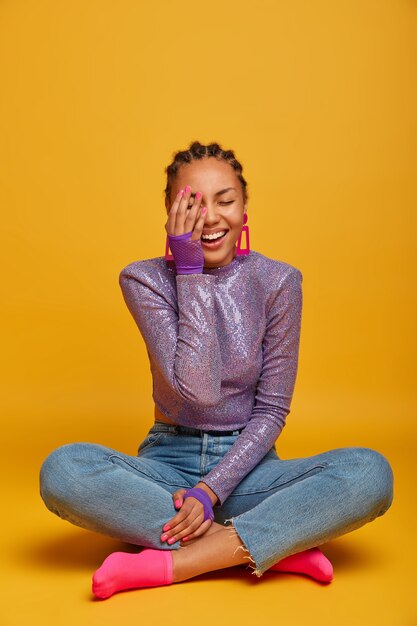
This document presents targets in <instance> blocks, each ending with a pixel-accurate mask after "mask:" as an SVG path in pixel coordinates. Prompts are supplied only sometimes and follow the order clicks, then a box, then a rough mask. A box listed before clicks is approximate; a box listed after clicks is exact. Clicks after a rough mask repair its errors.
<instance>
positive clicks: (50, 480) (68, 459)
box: [39, 443, 84, 513]
mask: <svg viewBox="0 0 417 626" xmlns="http://www.w3.org/2000/svg"><path fill="white" fill-rule="evenodd" d="M83 445H84V444H77V443H70V444H66V445H64V446H61V447H59V448H56V449H55V450H53V451H52V452H51V453H50V454H49V455H48V456H47V457H46V459H45V460H44V462H43V463H42V466H41V469H40V474H39V483H40V494H41V498H42V500H43V501H44V503H45V505H46V507H47V508H48V509H49V510H50V511H52V512H53V513H57V504H58V503H62V502H63V501H65V496H66V495H68V494H69V491H70V488H71V484H70V483H71V479H72V478H73V476H74V470H73V464H74V459H75V457H76V456H77V452H79V451H80V450H81V448H82V447H83Z"/></svg>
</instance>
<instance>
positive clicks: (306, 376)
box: [0, 0, 417, 623]
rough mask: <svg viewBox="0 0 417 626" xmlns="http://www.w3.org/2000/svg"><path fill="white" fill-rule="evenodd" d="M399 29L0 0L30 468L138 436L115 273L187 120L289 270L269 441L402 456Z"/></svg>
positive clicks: (401, 3) (405, 268)
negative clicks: (240, 188) (289, 334)
mask: <svg viewBox="0 0 417 626" xmlns="http://www.w3.org/2000/svg"><path fill="white" fill-rule="evenodd" d="M416 30H417V29H416V4H415V2H412V1H411V0H396V1H395V0H379V1H378V2H376V1H371V0H349V1H347V0H345V1H340V2H337V1H336V2H334V1H330V0H317V1H314V2H311V1H310V0H293V1H291V2H279V1H273V0H260V1H258V2H255V3H253V2H242V1H241V0H229V1H228V2H225V1H224V0H222V1H219V0H210V2H205V3H200V2H195V1H191V0H182V1H181V2H173V1H171V0H159V1H152V2H151V0H146V1H138V0H131V1H127V0H122V1H117V2H111V1H109V0H96V1H91V0H87V1H86V0H75V1H71V2H67V1H56V0H43V1H35V2H23V1H21V0H14V1H12V0H9V1H7V0H6V1H3V2H2V3H1V4H0V85H1V92H2V93H1V97H0V133H1V140H0V206H1V215H2V218H1V219H2V232H3V236H2V244H1V247H0V250H1V255H2V259H1V265H2V269H3V272H2V295H3V298H2V307H1V312H2V318H3V319H2V323H1V327H2V331H3V337H2V353H3V359H2V365H1V367H2V370H1V385H2V387H3V390H2V402H3V408H2V413H3V420H4V421H3V435H4V434H6V441H7V442H8V443H7V450H6V453H7V451H13V450H15V449H16V446H18V448H19V450H20V451H21V452H24V453H28V454H29V457H28V458H32V463H33V465H32V469H31V471H32V472H33V476H34V477H35V475H36V471H37V468H38V465H39V463H40V461H41V459H42V458H43V456H44V455H45V454H46V453H47V452H48V451H49V450H51V449H52V448H53V447H56V446H57V445H59V444H61V443H65V442H68V441H77V440H91V441H97V442H100V443H104V444H107V445H111V446H113V447H116V448H121V449H123V450H124V451H126V452H131V453H134V452H135V450H136V447H137V443H138V441H139V440H140V439H141V437H142V436H143V435H144V434H145V432H146V431H147V429H148V428H149V427H150V425H151V423H152V409H153V404H152V399H151V378H150V372H149V365H148V361H147V355H146V350H145V346H144V344H143V341H142V339H141V337H140V335H139V332H138V330H137V327H136V325H135V324H134V322H133V319H132V318H131V317H130V314H129V312H128V311H127V308H126V306H125V304H124V302H123V299H122V295H121V292H120V288H119V285H118V274H119V272H120V270H121V269H122V268H123V267H124V266H125V265H127V264H128V263H130V262H132V261H134V260H138V259H144V258H150V257H154V256H162V255H163V254H164V250H165V230H164V223H165V220H166V216H165V210H164V203H163V188H164V186H165V174H164V168H165V167H166V166H167V165H168V164H169V163H170V162H171V158H172V155H173V153H174V152H175V151H176V150H178V149H184V148H185V147H186V146H187V145H188V144H189V142H190V141H192V140H195V139H197V140H199V141H201V142H210V141H218V142H219V143H221V144H222V146H223V147H224V148H231V149H233V150H235V152H236V156H237V158H238V159H239V160H241V162H242V163H243V165H244V175H245V177H246V179H247V181H248V184H249V187H248V191H249V195H250V200H249V207H248V217H249V220H248V225H249V227H250V237H251V245H252V248H253V249H255V250H257V251H259V252H261V253H263V254H266V255H267V256H270V257H273V258H275V259H280V260H283V261H286V262H289V263H291V264H293V265H295V266H296V267H298V268H300V269H301V271H302V272H303V276H304V281H303V288H304V311H303V327H302V338H301V347H300V365H299V374H298V379H297V384H296V388H295V395H294V401H293V408H292V412H291V414H290V416H289V417H288V420H287V427H286V429H285V430H284V433H283V434H282V444H281V447H280V451H281V453H282V454H284V455H285V453H287V454H293V455H294V454H313V453H315V452H319V451H322V450H323V449H325V448H330V447H337V446H343V445H368V446H370V447H375V448H377V449H379V450H380V451H381V452H385V453H387V454H388V456H389V455H390V454H394V452H395V450H396V449H397V448H399V447H401V449H402V450H404V449H409V451H410V454H411V451H412V419H413V417H414V414H415V410H414V407H415V383H414V384H413V381H414V374H415V351H416V334H415V318H416V289H415V283H416V279H415V270H416V252H415V251H416V242H415V228H416V200H417V198H416V196H417V187H416V111H417V102H416V100H417V98H416V96H417V90H416V53H417V37H416V34H417V33H416ZM317 429H318V430H317ZM30 453H31V454H32V456H30ZM390 458H392V457H390ZM33 480H34V483H33V484H35V478H34V479H33ZM57 523H58V522H57ZM380 623H381V622H380Z"/></svg>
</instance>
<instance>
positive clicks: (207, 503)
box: [183, 487, 214, 522]
mask: <svg viewBox="0 0 417 626" xmlns="http://www.w3.org/2000/svg"><path fill="white" fill-rule="evenodd" d="M191 497H193V498H196V499H197V500H198V501H199V502H201V504H202V505H203V507H204V520H203V521H204V522H205V521H206V520H207V519H210V520H211V521H213V520H214V513H213V505H212V503H211V500H210V496H209V495H208V493H206V492H205V491H204V489H201V487H193V488H192V489H188V490H187V491H186V492H185V494H184V495H183V500H186V499H187V498H191Z"/></svg>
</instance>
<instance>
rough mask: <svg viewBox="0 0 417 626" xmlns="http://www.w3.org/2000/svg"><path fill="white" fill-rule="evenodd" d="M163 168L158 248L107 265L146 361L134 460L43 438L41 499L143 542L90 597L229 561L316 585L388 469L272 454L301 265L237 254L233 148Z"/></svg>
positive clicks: (368, 454)
mask: <svg viewBox="0 0 417 626" xmlns="http://www.w3.org/2000/svg"><path fill="white" fill-rule="evenodd" d="M166 172H167V186H166V189H165V197H166V200H165V204H166V209H167V214H168V219H167V222H166V224H165V229H166V232H167V242H166V253H165V257H156V258H153V259H148V260H141V261H136V262H133V263H131V264H130V265H128V266H127V267H125V268H124V269H123V270H122V271H121V273H120V286H121V289H122V292H123V296H124V298H125V301H126V304H127V306H128V308H129V310H130V312H131V314H132V316H133V318H134V320H135V321H136V323H137V325H138V327H139V330H140V332H141V334H142V336H143V339H144V341H145V343H146V347H147V352H148V356H149V359H150V367H151V371H152V376H153V399H154V401H155V423H154V425H153V427H152V428H151V429H150V431H149V433H148V435H147V437H146V438H145V439H144V441H142V443H141V444H140V446H139V450H138V455H137V456H129V455H127V454H123V453H120V452H117V451H116V450H112V449H109V448H105V447H103V446H100V445H95V444H89V443H77V444H69V445H65V446H62V447H60V448H58V449H57V450H55V451H54V452H52V453H51V454H50V455H49V456H48V457H47V459H46V460H45V461H44V463H43V466H42V469H41V494H42V498H43V500H44V502H45V504H46V506H47V507H48V508H49V509H50V510H51V511H53V512H54V513H56V514H57V515H59V516H60V517H61V518H63V519H66V520H68V521H70V522H72V523H74V524H77V525H78V526H81V527H84V528H87V529H90V530H93V531H96V532H100V533H104V534H107V535H110V536H112V537H115V538H118V539H120V540H122V541H126V542H129V543H132V544H135V545H138V546H142V547H143V548H144V549H143V550H141V551H140V552H138V553H134V554H131V553H123V552H116V553H113V554H111V555H110V556H109V557H107V559H106V560H105V561H104V563H103V564H102V566H101V567H100V568H99V569H98V570H97V571H96V572H95V574H94V576H93V593H94V594H95V595H96V596H97V597H99V598H107V597H109V596H111V595H112V594H113V593H115V592H117V591H120V590H122V589H131V588H139V587H149V586H158V585H164V584H171V583H177V582H180V581H184V580H187V579H189V578H192V577H193V576H196V575H199V574H201V573H203V572H208V571H212V570H216V569H221V568H225V567H231V566H234V565H243V564H246V565H248V566H249V567H251V568H252V569H253V572H252V573H254V574H256V575H257V576H258V577H260V576H262V575H263V574H264V572H266V571H267V570H269V571H287V572H298V573H302V574H306V575H309V576H311V577H312V578H315V579H316V580H320V581H322V582H330V581H331V580H332V578H333V568H332V565H331V563H330V562H329V560H328V559H327V558H326V557H325V556H324V554H323V553H322V552H321V551H320V550H319V548H318V547H317V546H318V545H320V544H322V543H325V542H327V541H329V540H331V539H334V538H335V537H338V536H340V535H342V534H344V533H347V532H350V531H352V530H354V529H356V528H359V527H360V526H362V525H364V524H366V523H367V522H370V521H372V520H373V519H375V518H376V517H378V516H380V515H382V514H383V513H385V511H386V510H387V509H388V508H389V506H390V505H391V502H392V498H393V475H392V470H391V467H390V464H389V463H388V461H387V459H386V458H385V457H384V456H383V455H382V454H380V453H379V452H377V451H375V450H372V449H370V448H364V447H346V448H338V449H335V450H330V451H327V452H323V453H321V454H317V455H314V456H311V457H307V458H297V459H291V460H282V459H280V458H279V456H278V454H277V451H276V447H275V441H276V439H277V437H278V436H279V434H280V432H281V430H282V428H283V427H284V425H285V419H286V416H287V415H288V413H289V412H290V403H291V399H292V395H293V390H294V385H295V380H296V375H297V365H298V350H299V338H300V326H301V311H302V288H301V283H302V274H301V272H300V270H298V269H297V268H295V267H293V266H292V265H290V264H288V263H285V262H283V261H277V260H274V259H270V258H268V257H266V256H264V255H262V254H261V253H259V252H255V251H254V250H250V247H249V231H248V227H247V226H243V225H244V224H245V222H246V220H247V205H248V195H247V190H246V186H247V185H246V181H245V179H244V177H243V175H242V166H241V165H240V163H239V162H238V161H237V160H236V158H235V155H234V153H233V152H232V151H230V150H229V151H224V150H223V149H222V148H221V147H220V146H219V145H218V144H211V145H209V146H204V145H201V144H200V143H198V142H194V143H193V144H191V145H190V147H189V148H188V150H185V151H180V152H178V153H177V154H176V155H175V158H174V161H173V163H172V164H171V165H170V166H169V167H168V168H167V170H166ZM203 203H204V206H203ZM242 227H243V228H242ZM243 232H245V235H246V244H247V245H246V246H245V247H242V245H241V240H242V234H243ZM236 242H238V245H237V246H236ZM169 249H171V252H172V255H170V254H169Z"/></svg>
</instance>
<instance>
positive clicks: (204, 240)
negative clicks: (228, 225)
mask: <svg viewBox="0 0 417 626" xmlns="http://www.w3.org/2000/svg"><path fill="white" fill-rule="evenodd" d="M228 232H229V231H228V230H226V232H225V233H224V235H221V237H216V239H203V238H202V237H200V239H201V243H208V244H214V243H216V242H217V241H221V240H222V239H224V238H225V237H226V235H227V233H228Z"/></svg>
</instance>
